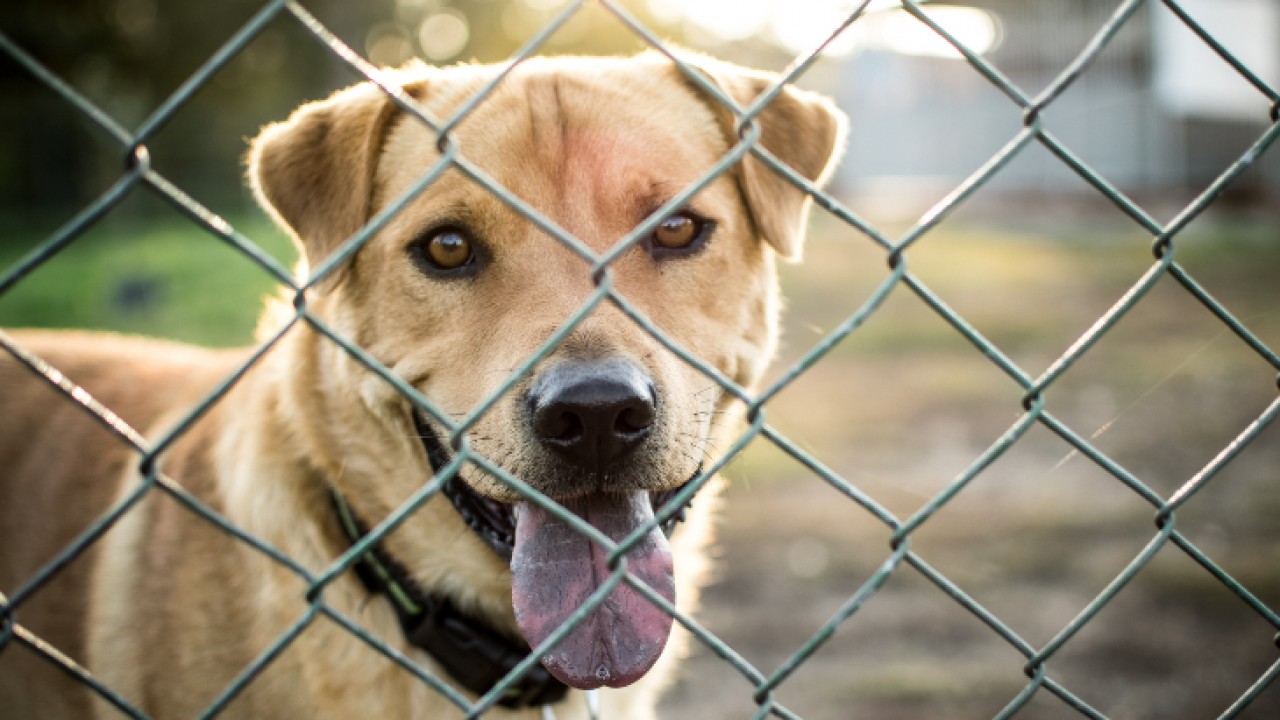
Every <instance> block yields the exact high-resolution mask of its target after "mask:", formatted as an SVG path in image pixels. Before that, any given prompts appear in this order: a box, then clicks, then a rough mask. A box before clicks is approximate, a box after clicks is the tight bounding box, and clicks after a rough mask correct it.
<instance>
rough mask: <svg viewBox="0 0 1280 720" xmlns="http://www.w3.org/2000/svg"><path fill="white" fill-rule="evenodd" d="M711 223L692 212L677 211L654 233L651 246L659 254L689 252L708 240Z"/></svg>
mask: <svg viewBox="0 0 1280 720" xmlns="http://www.w3.org/2000/svg"><path fill="white" fill-rule="evenodd" d="M710 227H711V223H710V222H709V221H707V220H703V219H702V218H700V217H698V216H696V215H693V214H692V213H687V212H686V213H677V214H675V215H672V216H671V217H669V218H667V219H666V220H663V221H662V222H661V223H660V224H659V225H658V227H657V228H655V229H654V231H653V235H652V236H650V243H651V247H652V248H653V250H654V251H655V253H658V254H665V253H675V254H688V253H691V252H694V251H696V250H697V249H698V248H700V247H701V246H702V244H703V242H704V241H705V240H706V238H707V235H708V230H710Z"/></svg>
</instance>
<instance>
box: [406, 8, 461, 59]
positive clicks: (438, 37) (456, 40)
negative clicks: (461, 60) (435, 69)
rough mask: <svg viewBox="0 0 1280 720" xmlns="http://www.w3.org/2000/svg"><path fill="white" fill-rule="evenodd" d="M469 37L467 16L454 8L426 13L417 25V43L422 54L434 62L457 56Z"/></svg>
mask: <svg viewBox="0 0 1280 720" xmlns="http://www.w3.org/2000/svg"><path fill="white" fill-rule="evenodd" d="M470 39H471V27H470V25H469V24H468V23H467V18H466V17H465V16H464V15H462V14H461V13H459V12H458V11H456V10H452V9H448V8H446V9H444V10H441V11H440V12H437V13H433V14H431V15H428V16H427V18H426V19H425V20H423V21H422V24H421V25H419V26H418V44H420V45H421V46H422V52H423V54H424V55H426V56H427V58H428V59H430V60H434V61H436V62H443V61H446V60H452V59H454V58H455V57H457V56H458V54H459V53H461V52H462V49H463V48H465V47H466V46H467V41H468V40H470Z"/></svg>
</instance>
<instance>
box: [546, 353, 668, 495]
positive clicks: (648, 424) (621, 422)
mask: <svg viewBox="0 0 1280 720" xmlns="http://www.w3.org/2000/svg"><path fill="white" fill-rule="evenodd" d="M528 404H529V416H530V421H531V422H532V424H533V434H534V435H535V436H536V437H537V438H538V440H539V441H541V442H542V444H543V445H545V446H547V447H549V448H551V449H552V450H554V451H555V452H557V453H558V454H560V455H561V456H562V457H564V458H565V459H567V460H569V461H570V462H572V463H574V464H576V465H578V466H580V467H582V468H585V469H588V470H602V469H604V468H606V467H608V466H609V465H610V464H611V463H613V462H614V461H616V460H618V459H619V458H621V457H622V456H623V455H626V454H627V453H628V452H630V451H631V450H633V449H634V448H635V447H636V446H637V445H639V444H640V443H641V442H642V441H643V440H644V439H645V438H646V437H648V435H649V431H650V430H651V429H652V428H653V420H654V404H655V392H654V389H653V383H652V382H651V381H650V380H649V377H648V376H647V375H646V374H645V373H644V371H643V370H641V369H640V368H638V367H636V366H635V365H632V364H631V363H629V362H627V361H625V360H606V361H602V362H579V361H566V362H561V363H559V364H557V365H553V366H552V367H550V368H548V369H547V370H546V371H544V372H543V373H542V375H540V376H539V377H538V379H537V380H535V381H534V383H533V386H532V387H531V388H530V389H529V394H528Z"/></svg>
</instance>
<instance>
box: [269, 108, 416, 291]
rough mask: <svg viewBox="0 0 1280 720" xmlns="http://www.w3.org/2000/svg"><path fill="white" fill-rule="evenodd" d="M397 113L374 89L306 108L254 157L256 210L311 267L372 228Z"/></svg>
mask: <svg viewBox="0 0 1280 720" xmlns="http://www.w3.org/2000/svg"><path fill="white" fill-rule="evenodd" d="M398 110H399V107H398V106H397V105H396V104H395V103H394V102H393V101H392V100H391V98H389V97H388V96H387V94H386V93H385V92H383V91H382V90H380V89H379V88H378V87H377V86H375V85H373V84H372V83H362V84H360V85H356V86H353V87H350V88H347V89H345V90H340V91H338V92H337V93H334V94H333V95H332V96H330V97H329V98H327V99H325V100H319V101H316V102H313V103H309V104H307V105H303V106H302V107H300V108H298V109H297V110H295V111H294V113H293V114H292V115H291V116H289V119H288V120H285V121H283V122H279V123H275V124H274V125H268V126H267V127H266V128H264V129H263V130H262V132H261V133H260V134H259V135H258V137H257V138H256V139H255V140H254V141H253V145H252V149H251V150H250V152H249V182H250V184H251V186H252V187H253V192H254V195H255V196H256V197H257V199H258V202H259V203H261V204H262V206H263V207H264V208H266V209H267V211H268V212H269V213H270V214H271V216H272V218H273V219H274V220H275V221H276V223H277V224H278V225H280V227H281V228H283V229H284V230H285V231H286V232H288V233H289V234H290V235H292V236H293V239H294V242H295V243H296V244H297V245H298V248H299V250H300V251H301V252H302V253H303V254H304V256H305V257H306V259H307V261H308V264H309V265H310V266H312V267H315V266H316V265H318V264H319V263H320V262H321V261H323V260H324V259H325V258H326V257H328V256H329V254H330V253H332V252H333V251H334V250H336V249H337V248H338V247H339V246H340V245H341V244H342V243H343V242H344V241H346V240H347V239H348V238H350V237H351V236H352V235H353V234H355V232H356V231H357V230H359V229H360V227H361V226H362V225H364V223H365V222H366V221H368V219H369V217H370V215H371V212H372V203H373V191H374V178H375V175H376V173H377V165H378V156H379V154H380V152H381V149H382V144H383V140H384V138H385V136H386V131H387V128H388V125H389V121H390V120H391V118H392V117H394V116H395V115H396V112H397V111H398Z"/></svg>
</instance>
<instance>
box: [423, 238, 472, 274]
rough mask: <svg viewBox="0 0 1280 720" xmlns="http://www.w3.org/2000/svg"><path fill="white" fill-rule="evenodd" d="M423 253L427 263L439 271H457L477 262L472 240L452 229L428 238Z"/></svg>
mask: <svg viewBox="0 0 1280 720" xmlns="http://www.w3.org/2000/svg"><path fill="white" fill-rule="evenodd" d="M421 251H422V254H423V255H424V256H425V259H426V260H427V262H429V263H430V264H431V265H432V266H433V267H435V268H436V269H439V270H457V269H458V268H461V267H464V266H466V265H469V264H471V263H473V262H475V250H474V249H473V248H472V246H471V240H470V238H468V237H467V236H466V235H464V234H463V233H461V232H460V231H458V230H455V229H452V228H450V229H446V230H440V231H437V232H436V233H434V234H432V235H430V236H428V237H427V238H426V239H425V240H423V242H422V245H421Z"/></svg>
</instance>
